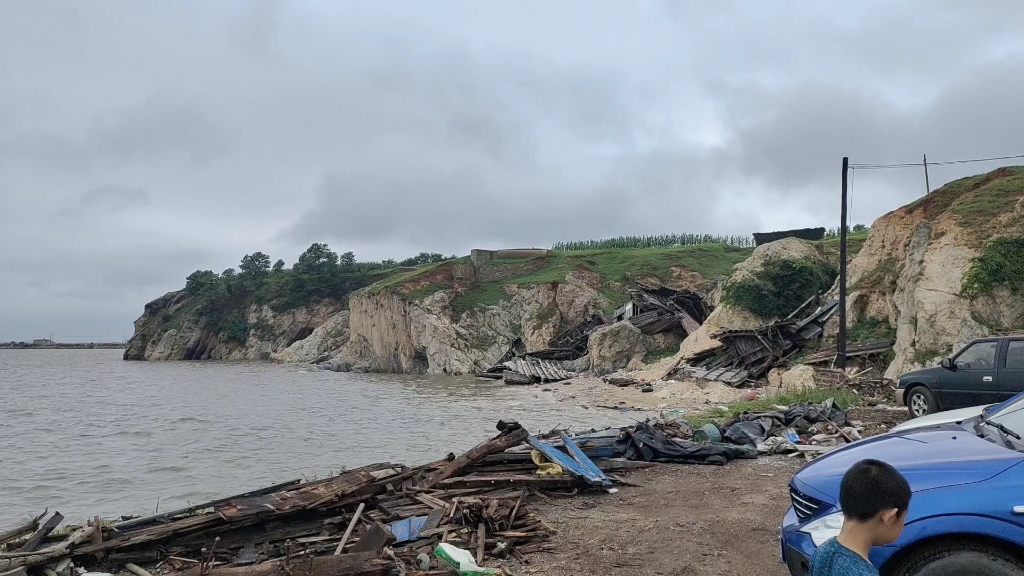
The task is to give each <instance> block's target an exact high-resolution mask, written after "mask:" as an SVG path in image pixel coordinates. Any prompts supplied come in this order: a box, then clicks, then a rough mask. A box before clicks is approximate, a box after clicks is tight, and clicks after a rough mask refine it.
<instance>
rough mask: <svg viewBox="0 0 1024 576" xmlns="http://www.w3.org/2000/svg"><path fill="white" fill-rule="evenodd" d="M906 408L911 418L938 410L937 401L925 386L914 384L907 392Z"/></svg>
mask: <svg viewBox="0 0 1024 576" xmlns="http://www.w3.org/2000/svg"><path fill="white" fill-rule="evenodd" d="M907 410H908V411H909V412H910V417H911V418H918V417H921V416H926V415H928V414H934V413H936V412H938V411H939V403H938V402H936V401H935V394H934V393H933V392H932V391H931V390H930V389H929V388H928V387H927V386H915V387H914V388H911V389H910V392H907Z"/></svg>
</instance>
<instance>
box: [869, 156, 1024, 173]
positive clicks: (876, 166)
mask: <svg viewBox="0 0 1024 576" xmlns="http://www.w3.org/2000/svg"><path fill="white" fill-rule="evenodd" d="M1019 158H1024V154H1017V155H1014V156H997V157H994V158H975V159H972V160H945V161H942V162H928V165H929V166H949V165H951V164H972V163H975V162H993V161H996V160H1016V159H1019ZM923 166H924V162H905V163H902V164H850V168H855V169H857V170H888V169H893V168H920V167H923Z"/></svg>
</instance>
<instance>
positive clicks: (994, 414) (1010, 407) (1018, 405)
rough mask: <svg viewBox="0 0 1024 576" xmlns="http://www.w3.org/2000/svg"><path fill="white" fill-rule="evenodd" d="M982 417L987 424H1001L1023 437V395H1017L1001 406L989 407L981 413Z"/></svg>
mask: <svg viewBox="0 0 1024 576" xmlns="http://www.w3.org/2000/svg"><path fill="white" fill-rule="evenodd" d="M982 417H983V418H984V419H985V421H987V422H992V423H993V424H1002V425H1003V426H1005V427H1007V428H1009V429H1010V430H1013V431H1014V432H1016V433H1018V434H1021V435H1022V436H1024V394H1018V395H1017V396H1015V397H1013V398H1011V399H1010V400H1008V401H1007V402H1004V403H1003V404H1001V405H996V406H993V407H991V409H989V410H986V411H985V412H983V416H982Z"/></svg>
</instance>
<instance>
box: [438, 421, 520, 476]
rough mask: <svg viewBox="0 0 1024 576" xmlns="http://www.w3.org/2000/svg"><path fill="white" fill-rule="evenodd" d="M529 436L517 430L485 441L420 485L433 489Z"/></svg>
mask: <svg viewBox="0 0 1024 576" xmlns="http://www.w3.org/2000/svg"><path fill="white" fill-rule="evenodd" d="M529 435H530V433H529V432H527V431H526V428H516V429H515V430H512V431H511V432H508V433H503V434H499V435H498V436H495V437H494V438H490V439H488V440H485V441H483V442H481V443H480V444H477V445H476V446H474V447H473V448H470V449H469V450H468V451H466V452H465V453H463V454H462V455H461V456H459V457H457V458H456V459H455V460H452V461H451V462H449V463H447V464H445V465H444V466H442V467H441V469H440V470H438V471H437V472H435V473H433V474H431V475H430V476H429V477H428V478H427V479H426V481H424V482H423V483H422V484H420V487H422V488H432V487H434V486H436V485H437V484H438V483H439V482H440V481H442V480H446V479H448V478H451V477H453V476H458V475H459V474H461V473H462V471H463V470H465V469H466V468H467V467H469V466H471V465H473V464H476V463H477V462H479V461H480V460H482V459H483V458H484V457H485V456H487V455H489V454H495V453H497V452H504V451H505V450H508V449H509V448H511V447H513V446H517V445H519V444H521V443H522V442H523V441H524V440H526V439H527V438H528V437H529Z"/></svg>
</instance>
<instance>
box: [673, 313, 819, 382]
mask: <svg viewBox="0 0 1024 576" xmlns="http://www.w3.org/2000/svg"><path fill="white" fill-rule="evenodd" d="M815 299H816V297H813V298H811V299H809V300H807V301H806V302H804V304H802V305H801V306H800V307H799V308H797V309H796V310H794V311H793V313H792V314H790V315H789V316H788V317H786V318H785V319H783V320H779V321H777V322H772V323H771V324H766V325H764V326H759V327H757V328H742V329H736V328H725V329H722V330H718V331H716V332H714V333H712V334H711V337H712V338H714V339H715V340H717V341H718V342H719V345H717V346H714V347H712V348H709V349H707V350H705V351H702V352H700V353H699V354H695V355H693V356H691V357H690V358H689V359H688V364H689V366H686V367H683V370H685V371H686V372H687V373H688V375H689V376H690V377H692V378H696V379H698V380H717V381H720V382H723V383H725V384H730V385H733V386H738V385H741V384H743V383H745V382H748V381H751V380H757V379H758V378H761V377H763V376H764V375H765V374H767V372H768V370H770V369H771V368H772V367H774V366H778V365H780V364H782V363H783V362H785V361H786V360H788V359H789V358H791V357H792V356H793V355H794V354H796V353H797V352H799V351H800V350H802V349H803V348H804V346H805V345H806V344H807V343H808V342H810V341H812V340H817V339H820V338H821V336H822V334H823V333H824V330H825V323H826V322H828V319H829V318H831V317H832V315H833V314H834V313H835V312H836V309H837V308H838V306H839V303H838V302H835V301H832V302H829V303H828V304H826V305H824V306H820V307H818V308H817V309H815V310H814V311H812V312H811V313H809V314H808V315H807V316H805V317H804V318H803V319H801V320H797V319H796V317H797V316H799V315H801V314H803V313H805V312H806V310H807V309H808V308H810V306H811V305H812V303H813V302H814V301H815Z"/></svg>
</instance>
